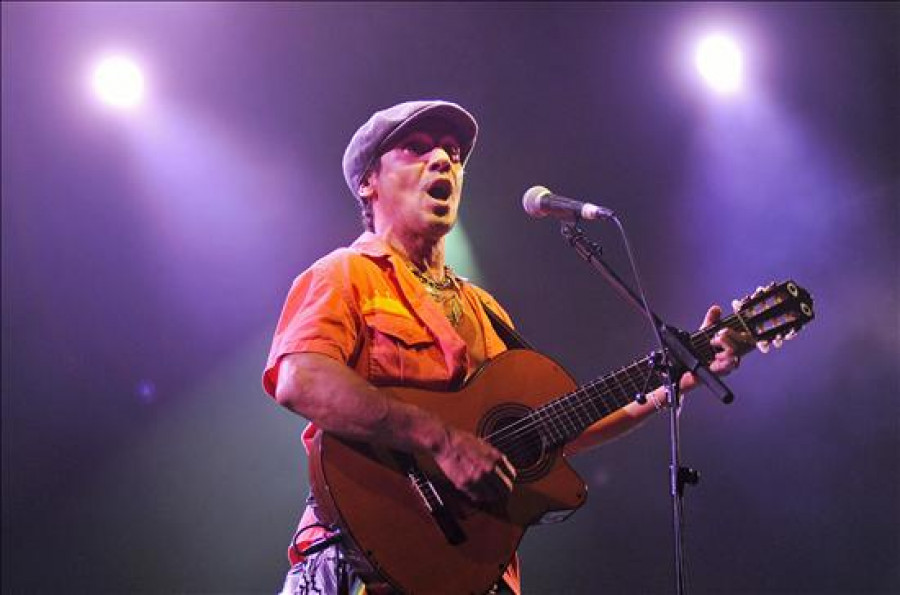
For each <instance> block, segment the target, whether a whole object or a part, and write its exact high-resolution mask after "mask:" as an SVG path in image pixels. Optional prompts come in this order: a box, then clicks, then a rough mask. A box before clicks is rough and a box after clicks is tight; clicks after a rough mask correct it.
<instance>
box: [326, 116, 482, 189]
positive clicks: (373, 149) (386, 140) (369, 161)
mask: <svg viewBox="0 0 900 595" xmlns="http://www.w3.org/2000/svg"><path fill="white" fill-rule="evenodd" d="M426 118H427V119H432V118H436V119H439V120H443V121H445V122H447V123H448V124H450V126H451V128H452V129H453V130H454V131H455V132H456V135H457V140H459V144H460V153H461V158H462V162H463V164H465V162H466V159H468V157H469V153H470V152H471V151H472V147H474V146H475V137H476V136H477V134H478V123H477V122H475V118H474V117H473V116H472V114H470V113H469V112H467V111H466V110H465V109H463V108H462V107H461V106H459V105H457V104H455V103H451V102H449V101H441V100H427V101H406V102H404V103H398V104H397V105H394V106H392V107H389V108H386V109H383V110H381V111H378V112H375V113H374V114H372V117H371V118H369V119H368V121H367V122H366V123H365V124H363V125H362V126H360V128H359V130H357V131H356V133H354V135H353V138H351V139H350V143H349V144H348V145H347V149H346V150H345V151H344V161H343V165H344V179H345V180H346V181H347V186H349V187H350V192H352V193H353V196H357V197H358V195H359V183H360V182H361V181H362V179H363V177H364V176H365V175H366V173H367V172H368V171H369V169H370V168H371V167H372V165H373V164H374V163H375V159H377V158H378V157H379V156H380V155H381V153H383V149H384V148H385V147H387V146H388V145H389V144H390V143H391V141H393V140H395V139H396V138H398V137H399V136H400V135H402V134H404V133H405V132H407V131H409V130H411V129H414V128H415V124H416V123H417V122H421V121H422V120H424V119H426Z"/></svg>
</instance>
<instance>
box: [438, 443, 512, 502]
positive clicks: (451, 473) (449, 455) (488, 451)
mask: <svg viewBox="0 0 900 595" xmlns="http://www.w3.org/2000/svg"><path fill="white" fill-rule="evenodd" d="M434 459H435V461H436V462H437V464H438V466H439V467H440V468H441V471H443V472H444V475H446V476H447V478H448V479H449V480H450V481H451V482H452V483H453V485H454V486H455V487H456V488H457V489H458V490H460V491H461V492H463V493H464V494H466V495H467V496H468V497H469V498H471V499H472V500H475V501H477V502H484V501H491V500H499V499H501V498H503V497H504V496H506V495H508V494H509V493H510V492H511V491H512V489H513V484H514V482H515V479H516V469H515V467H513V465H512V463H510V462H509V459H507V458H506V457H505V456H504V455H503V454H502V453H501V452H500V451H499V450H497V449H496V448H494V447H493V446H491V445H490V444H488V443H487V442H485V441H484V440H481V439H480V438H478V437H476V436H475V435H474V434H470V433H469V432H463V431H460V430H456V429H453V428H447V436H446V440H444V441H442V443H441V444H440V445H439V446H438V450H437V452H436V453H434Z"/></svg>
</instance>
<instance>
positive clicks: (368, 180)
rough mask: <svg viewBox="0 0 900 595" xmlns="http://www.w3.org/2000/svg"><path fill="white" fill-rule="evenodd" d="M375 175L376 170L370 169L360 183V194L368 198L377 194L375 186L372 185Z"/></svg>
mask: <svg viewBox="0 0 900 595" xmlns="http://www.w3.org/2000/svg"><path fill="white" fill-rule="evenodd" d="M373 175H375V172H372V171H370V172H369V173H367V174H366V175H365V176H364V177H363V179H362V181H361V182H360V183H359V195H360V197H362V198H364V199H366V200H371V199H372V198H373V197H374V196H375V186H373V185H372V176H373Z"/></svg>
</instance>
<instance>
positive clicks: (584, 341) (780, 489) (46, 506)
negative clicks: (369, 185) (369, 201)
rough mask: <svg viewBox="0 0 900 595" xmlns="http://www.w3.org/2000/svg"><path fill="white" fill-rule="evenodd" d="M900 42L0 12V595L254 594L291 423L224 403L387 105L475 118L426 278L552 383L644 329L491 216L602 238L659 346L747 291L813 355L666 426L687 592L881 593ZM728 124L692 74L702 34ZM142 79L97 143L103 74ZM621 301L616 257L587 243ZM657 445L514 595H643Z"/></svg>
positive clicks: (287, 506) (283, 518)
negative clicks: (108, 63) (452, 267)
mask: <svg viewBox="0 0 900 595" xmlns="http://www.w3.org/2000/svg"><path fill="white" fill-rule="evenodd" d="M898 16H900V11H898V8H897V6H896V5H890V4H866V3H852V4H842V3H821V4H818V3H800V4H790V5H781V4H751V3H738V4H701V3H697V4H694V3H688V4H675V3H672V4H649V5H644V4H640V5H639V4H565V3H554V4H538V3H525V4H517V3H498V4H468V3H464V4H450V3H447V4H443V3H442V4H413V3H396V4H378V3H360V4H352V3H350V4H324V3H323V4H316V3H313V4H288V3H269V4H266V3H255V4H252V5H251V4H217V3H184V4H178V3H174V4H170V3H165V4H164V3H160V4H140V3H122V4H116V3H97V4H77V3H56V4H50V3H46V4H44V3H4V4H3V6H2V21H3V24H2V86H3V88H2V131H3V146H2V168H3V170H2V200H3V211H2V223H3V227H2V266H3V279H2V280H3V284H2V304H3V310H2V324H3V343H2V356H3V360H2V364H3V369H2V370H3V373H2V419H3V422H2V423H3V428H2V429H3V436H2V439H3V441H2V446H3V461H2V462H3V526H2V534H3V543H2V551H3V553H2V575H3V578H2V583H3V591H4V592H9V593H38V592H68V593H103V592H108V593H125V592H147V593H188V592H190V593H194V592H203V593H271V592H274V591H275V590H276V589H277V588H279V586H280V584H281V581H282V577H283V572H284V571H285V570H286V567H287V563H286V560H285V558H284V551H285V546H286V544H287V543H288V540H289V539H290V536H291V534H292V532H293V529H294V526H295V522H296V518H297V515H298V514H299V511H300V509H301V507H302V501H303V498H304V497H305V493H306V474H305V464H306V463H305V459H304V457H303V456H302V454H301V448H300V443H299V432H300V430H301V428H302V425H303V421H302V420H300V419H299V418H296V417H294V416H292V415H291V414H290V413H288V412H286V411H283V410H281V409H279V408H278V407H277V405H275V404H274V403H273V402H271V400H270V399H269V398H268V397H267V396H265V394H264V393H263V392H262V389H261V387H260V380H259V377H260V373H261V370H262V367H263V363H264V360H265V355H266V353H267V350H268V343H269V340H270V338H271V333H272V331H273V327H274V324H275V320H276V318H277V316H278V313H279V311H280V307H281V303H282V300H283V298H284V296H285V294H286V292H287V289H288V287H289V285H290V282H291V280H292V279H293V277H294V276H295V275H296V274H298V273H299V272H300V271H302V270H303V269H304V268H306V267H307V266H308V265H309V264H310V263H311V262H312V261H313V260H315V259H316V258H318V257H319V256H321V255H322V254H324V253H326V252H328V251H330V250H331V249H333V248H335V247H337V246H339V245H344V244H346V243H349V242H350V241H352V239H353V238H354V237H355V236H356V235H357V234H358V232H359V224H358V215H357V213H356V207H355V203H354V201H353V199H352V198H351V196H350V194H349V192H348V191H347V189H346V188H345V187H344V183H343V179H342V176H341V172H340V165H339V164H340V157H341V154H342V152H343V149H344V146H345V144H346V142H347V140H348V139H349V137H350V135H351V134H352V132H353V131H354V130H355V129H356V127H357V126H358V125H359V124H361V123H362V121H363V120H365V119H366V118H367V117H368V115H369V114H370V113H371V112H372V111H374V110H375V109H378V108H381V107H385V106H387V105H391V104H393V103H396V102H398V101H402V100H407V99H414V98H415V99H418V98H434V97H439V98H444V99H449V100H453V101H457V102H459V103H462V104H463V105H465V106H466V107H467V108H468V109H470V110H471V111H472V112H473V113H474V114H475V115H476V117H477V118H478V119H479V122H480V125H481V135H480V138H479V142H478V146H477V147H476V149H475V152H474V154H473V158H472V160H471V162H470V166H469V168H468V171H467V183H466V191H465V200H464V206H463V211H462V218H461V226H460V228H459V229H458V231H457V232H454V233H455V235H454V239H453V241H452V242H451V260H452V262H453V263H454V264H456V266H457V268H458V270H459V271H460V272H461V273H462V274H465V275H469V276H470V277H472V278H474V279H475V280H476V281H478V282H479V283H480V284H482V285H483V286H485V287H487V288H489V289H490V290H491V291H492V292H493V293H494V294H495V295H496V296H497V297H498V298H499V299H500V300H501V302H502V303H504V305H505V306H506V307H507V309H508V310H509V311H510V313H511V314H512V315H513V317H514V318H515V319H516V320H517V322H518V326H519V328H520V330H521V331H522V332H523V333H524V334H525V335H526V336H528V337H529V338H530V339H531V341H532V342H534V343H535V344H537V345H538V346H540V347H541V348H542V349H543V350H544V351H545V352H546V353H547V354H549V355H551V356H552V357H554V358H556V359H558V360H559V361H560V362H561V363H563V364H564V365H565V366H566V367H567V368H568V369H569V370H571V372H572V373H573V374H574V375H575V376H576V377H577V378H578V379H579V380H582V381H585V380H588V379H590V378H592V377H594V376H596V375H599V374H600V373H602V372H605V371H607V370H609V369H612V368H615V367H618V366H619V365H622V364H624V363H627V362H628V361H630V360H631V359H632V358H633V357H635V356H638V355H641V354H643V353H646V351H647V350H648V349H651V348H652V341H651V336H650V333H649V332H648V330H647V327H646V324H645V323H644V322H643V321H642V320H641V319H640V318H639V317H638V316H637V315H635V314H634V312H633V311H632V310H631V309H630V308H629V307H628V306H627V305H626V304H625V303H623V302H622V301H621V300H620V299H619V298H618V297H617V296H616V295H615V294H614V293H613V292H612V290H611V289H610V288H609V287H608V286H606V284H605V283H604V282H603V281H602V280H601V279H600V278H599V277H597V276H596V275H594V274H593V272H592V271H591V270H590V269H589V268H588V267H587V266H586V265H585V264H584V263H583V262H581V261H580V260H579V259H578V258H577V257H576V256H575V255H574V253H572V252H571V251H570V250H569V249H568V248H567V247H566V246H565V245H564V243H563V241H562V240H561V239H560V238H559V237H558V231H557V228H556V225H555V224H554V223H553V222H551V221H534V220H531V219H529V218H528V217H527V216H525V215H524V213H523V212H522V210H521V208H520V204H519V201H520V197H521V195H522V193H523V192H524V190H525V189H527V188H528V187H530V186H532V185H534V184H543V185H546V186H548V187H550V188H553V189H554V190H556V191H558V192H560V193H562V194H567V195H570V196H575V197H582V198H584V199H586V200H591V201H593V202H597V203H600V204H604V205H605V206H608V207H610V208H613V209H615V210H616V211H617V212H618V213H620V214H621V216H622V219H623V221H624V223H625V226H626V229H627V231H628V233H629V237H630V238H631V241H632V243H633V246H634V250H635V253H636V257H637V261H638V264H639V266H640V269H641V272H642V276H643V280H644V283H645V286H646V289H647V291H648V294H649V296H650V299H651V301H652V304H653V306H654V307H655V308H656V309H657V310H658V311H659V312H660V313H662V314H663V315H664V316H665V317H667V318H668V319H669V320H670V321H672V322H673V323H675V324H678V325H680V326H684V327H687V328H695V327H696V325H697V324H699V322H700V320H701V318H702V315H703V312H704V311H705V308H706V307H707V306H708V305H709V304H710V303H713V302H718V303H721V304H723V305H724V306H725V307H726V310H728V311H730V307H729V304H730V301H731V299H732V298H735V297H740V296H742V295H744V294H746V293H747V292H749V291H752V290H753V289H754V288H756V286H758V285H761V284H764V283H767V282H769V281H772V280H782V279H787V278H793V279H796V280H797V281H798V282H799V283H800V284H801V285H804V286H806V287H807V288H809V290H810V291H811V292H812V293H813V295H814V296H815V300H816V310H817V320H816V321H814V322H813V323H812V324H811V325H810V326H809V327H808V328H807V329H806V330H805V331H804V332H803V333H802V334H801V335H800V337H798V338H797V339H796V340H795V341H793V342H790V343H789V344H786V345H785V347H784V348H783V349H781V350H779V351H777V352H775V353H772V354H769V355H767V356H764V357H763V356H751V357H748V358H747V359H746V360H745V362H744V364H743V365H742V367H741V370H740V372H739V373H738V374H736V375H734V376H732V377H730V378H729V383H730V385H731V386H732V388H733V389H734V390H735V392H736V393H737V400H736V402H735V403H734V404H733V405H730V406H722V405H720V404H719V403H718V402H716V401H715V400H714V399H713V398H711V397H710V396H709V395H708V393H706V392H705V391H702V390H701V391H697V392H695V393H693V394H692V395H691V396H690V398H689V403H688V406H687V409H686V411H685V414H684V415H683V417H682V422H683V425H682V430H683V434H684V435H683V445H682V447H683V455H684V457H685V462H686V463H689V464H690V465H692V466H694V467H697V468H698V469H700V470H701V472H702V473H703V480H702V482H701V484H700V485H699V486H698V487H697V488H695V489H691V490H690V492H689V497H688V500H687V504H686V509H687V515H688V516H687V519H688V530H687V552H688V561H689V573H688V576H689V590H690V591H691V592H694V593H889V592H898V591H900V537H898V536H900V497H898V496H900V494H898V491H900V490H898V486H900V408H898V394H900V382H898V367H900V357H898V354H900V352H898V326H900V320H898V312H900V307H898V306H900V304H898V275H900V267H898V264H900V257H898V253H900V250H898V236H900V234H898V230H900V217H898V198H900V175H898V174H900V172H898V165H900V125H898V106H900V92H898V91H900V89H898V75H900V67H898V65H900V61H898V58H900V53H898V46H900V43H898V41H900V27H898ZM715 27H721V28H724V29H728V30H730V31H733V32H734V33H735V34H736V35H738V36H739V37H740V38H741V39H743V42H744V43H745V45H746V52H747V55H748V58H747V60H748V66H747V70H748V81H747V85H746V87H747V88H746V91H747V92H746V93H745V94H743V95H741V96H739V97H736V98H733V99H732V100H730V101H720V100H719V99H716V98H713V97H711V96H710V95H709V93H708V92H707V91H706V90H705V89H704V88H703V87H702V86H701V85H700V83H699V82H698V81H697V77H696V75H695V74H694V72H693V71H692V70H691V66H690V51H691V47H692V44H693V43H694V41H695V39H696V37H697V36H698V35H699V34H701V33H703V32H705V31H707V30H708V29H711V28H715ZM109 48H119V49H123V50H127V51H129V52H131V53H132V54H133V55H135V56H136V57H137V58H139V59H140V61H141V63H142V64H143V65H144V67H145V69H146V76H147V86H148V97H147V100H146V103H145V105H144V106H143V108H142V109H141V110H139V111H138V112H136V113H133V114H117V113H113V112H111V111H109V110H107V109H105V108H103V107H101V106H100V105H99V104H97V102H96V101H94V99H93V98H92V97H91V96H90V94H89V92H88V90H87V87H86V81H87V79H88V75H89V71H90V67H91V64H92V63H93V61H94V60H95V59H96V57H98V56H99V55H100V53H102V52H103V51H104V50H107V49H109ZM590 230H591V233H592V234H593V235H594V236H595V237H597V238H598V239H600V240H601V242H602V243H603V245H604V247H605V249H606V251H607V255H608V257H609V259H610V261H611V262H612V263H613V264H614V265H615V266H616V267H617V268H618V270H620V271H621V272H622V273H623V275H624V274H626V273H627V269H626V268H625V261H624V259H623V257H622V255H623V250H622V248H621V242H620V240H619V238H618V236H617V235H616V233H615V230H614V229H613V228H612V227H611V226H608V225H602V224H596V225H592V226H591V227H590ZM667 464H668V460H667V427H666V423H665V421H664V419H663V418H658V419H654V420H653V421H651V422H650V423H648V424H647V425H646V426H645V427H644V428H642V429H641V430H640V431H638V432H636V433H634V434H632V435H631V436H628V437H626V438H624V439H622V440H619V441H617V442H615V443H613V444H610V445H608V446H606V447H604V448H602V449H598V450H596V451H593V452H591V453H587V454H584V455H582V456H581V457H579V458H577V459H576V460H575V465H576V467H577V468H578V470H579V471H580V472H581V473H582V474H583V476H584V478H585V480H586V481H587V482H588V483H589V485H590V488H591V497H590V500H589V502H588V504H587V505H586V506H585V507H584V508H583V509H582V510H580V511H579V512H578V513H577V514H576V515H575V516H574V517H573V518H572V519H570V520H569V521H568V522H566V523H564V524H562V525H556V526H550V527H539V528H536V529H534V530H533V531H531V532H529V534H528V535H527V536H526V539H525V541H524V543H523V546H522V549H521V553H522V556H523V563H524V586H525V588H526V592H527V593H534V594H537V593H585V594H588V593H665V592H671V589H672V570H671V539H670V512H669V500H668V494H667Z"/></svg>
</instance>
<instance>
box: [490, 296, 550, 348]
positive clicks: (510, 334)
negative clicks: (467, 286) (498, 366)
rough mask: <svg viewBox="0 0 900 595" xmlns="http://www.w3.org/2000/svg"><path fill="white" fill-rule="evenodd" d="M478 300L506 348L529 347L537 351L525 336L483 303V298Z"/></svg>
mask: <svg viewBox="0 0 900 595" xmlns="http://www.w3.org/2000/svg"><path fill="white" fill-rule="evenodd" d="M479 299H480V298H479ZM480 301H481V306H482V307H483V308H484V311H485V313H486V314H487V316H488V318H490V320H491V324H492V325H493V326H494V331H495V332H496V333H497V334H498V335H499V336H500V339H501V340H502V341H503V342H504V343H505V344H506V348H507V349H530V350H531V351H537V350H536V349H535V348H534V346H533V345H532V344H531V343H529V342H528V341H527V340H526V339H525V337H523V336H522V335H520V334H519V333H518V332H517V331H516V329H514V328H513V327H511V326H509V325H508V324H506V322H505V321H504V320H503V319H502V318H500V316H499V315H498V314H497V313H495V312H494V311H493V310H491V309H490V308H489V307H488V305H487V304H485V303H484V300H481V299H480Z"/></svg>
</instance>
